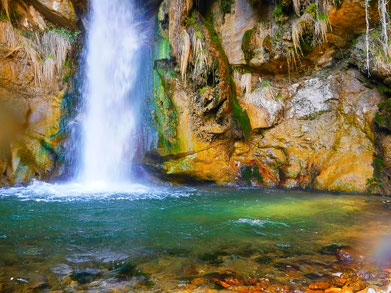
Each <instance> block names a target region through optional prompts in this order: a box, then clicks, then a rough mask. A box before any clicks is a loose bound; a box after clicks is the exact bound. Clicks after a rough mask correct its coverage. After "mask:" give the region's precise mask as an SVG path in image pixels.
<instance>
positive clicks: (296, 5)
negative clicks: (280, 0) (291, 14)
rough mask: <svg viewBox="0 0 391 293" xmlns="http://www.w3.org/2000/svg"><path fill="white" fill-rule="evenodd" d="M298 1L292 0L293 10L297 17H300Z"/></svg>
mask: <svg viewBox="0 0 391 293" xmlns="http://www.w3.org/2000/svg"><path fill="white" fill-rule="evenodd" d="M300 9H301V5H300V0H293V10H294V11H295V13H296V15H297V16H300Z"/></svg>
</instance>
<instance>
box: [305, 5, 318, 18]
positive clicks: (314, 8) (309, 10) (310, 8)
mask: <svg viewBox="0 0 391 293" xmlns="http://www.w3.org/2000/svg"><path fill="white" fill-rule="evenodd" d="M305 12H306V13H308V14H309V15H311V16H312V17H313V18H316V16H317V15H318V8H317V6H316V3H311V4H309V5H308V6H307V8H306V9H305Z"/></svg>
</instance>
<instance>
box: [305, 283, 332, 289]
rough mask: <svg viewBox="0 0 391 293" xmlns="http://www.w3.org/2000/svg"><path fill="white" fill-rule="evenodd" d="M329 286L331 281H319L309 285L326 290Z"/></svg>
mask: <svg viewBox="0 0 391 293" xmlns="http://www.w3.org/2000/svg"><path fill="white" fill-rule="evenodd" d="M329 287H330V283H328V282H318V283H313V284H310V285H309V288H310V289H311V290H326V289H327V288H329Z"/></svg>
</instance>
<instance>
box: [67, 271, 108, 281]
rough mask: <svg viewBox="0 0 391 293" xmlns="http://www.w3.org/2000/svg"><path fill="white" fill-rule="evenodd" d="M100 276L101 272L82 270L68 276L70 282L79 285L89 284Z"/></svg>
mask: <svg viewBox="0 0 391 293" xmlns="http://www.w3.org/2000/svg"><path fill="white" fill-rule="evenodd" d="M100 275H101V272H100V271H98V270H94V269H84V270H77V271H73V272H72V273H71V275H70V277H71V280H72V281H76V282H78V283H79V284H86V283H91V282H92V281H94V280H95V279H97V278H98V277H99V276H100Z"/></svg>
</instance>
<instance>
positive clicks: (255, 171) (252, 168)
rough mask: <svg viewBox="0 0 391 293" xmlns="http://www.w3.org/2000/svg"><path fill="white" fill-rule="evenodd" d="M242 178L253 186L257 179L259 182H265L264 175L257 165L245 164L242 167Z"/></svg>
mask: <svg viewBox="0 0 391 293" xmlns="http://www.w3.org/2000/svg"><path fill="white" fill-rule="evenodd" d="M239 174H240V180H241V181H244V182H245V183H246V184H247V185H249V186H251V185H252V184H253V182H254V181H255V182H256V183H258V184H261V183H262V182H263V177H262V175H261V173H260V172H259V168H258V166H257V165H255V164H254V165H245V166H242V167H241V169H240V172H239Z"/></svg>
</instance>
